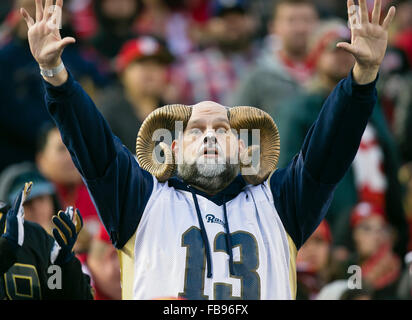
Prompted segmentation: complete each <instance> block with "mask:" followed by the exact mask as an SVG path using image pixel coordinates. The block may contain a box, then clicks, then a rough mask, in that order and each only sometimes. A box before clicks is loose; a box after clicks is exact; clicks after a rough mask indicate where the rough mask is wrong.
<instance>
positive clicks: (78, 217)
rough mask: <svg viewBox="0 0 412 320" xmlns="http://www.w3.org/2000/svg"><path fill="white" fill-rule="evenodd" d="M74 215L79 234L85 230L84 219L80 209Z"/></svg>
mask: <svg viewBox="0 0 412 320" xmlns="http://www.w3.org/2000/svg"><path fill="white" fill-rule="evenodd" d="M74 215H75V219H76V232H77V233H79V232H80V230H81V229H82V228H83V218H82V215H81V214H80V211H79V210H78V209H76V211H75V213H74Z"/></svg>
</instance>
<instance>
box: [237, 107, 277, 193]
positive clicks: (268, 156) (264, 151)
mask: <svg viewBox="0 0 412 320" xmlns="http://www.w3.org/2000/svg"><path fill="white" fill-rule="evenodd" d="M229 114H230V126H231V127H232V128H234V129H236V130H237V131H239V130H240V129H248V130H252V129H259V130H260V146H253V145H252V146H250V147H249V148H246V150H245V151H244V153H243V154H242V155H241V156H240V159H241V164H240V165H241V173H242V176H243V178H244V179H245V181H246V182H248V183H250V184H253V185H257V184H260V183H262V182H263V181H264V180H265V179H266V178H267V177H268V176H269V174H270V173H271V172H272V171H274V170H275V169H276V164H277V162H278V159H279V153H280V139H279V131H278V129H277V127H276V124H275V122H274V121H273V119H272V117H271V116H270V115H269V114H267V113H266V112H264V111H262V110H260V109H258V108H254V107H247V106H239V107H233V108H231V109H230V110H229ZM259 147H260V148H259ZM256 150H259V151H260V157H259V164H258V165H257V166H253V168H254V169H255V173H254V174H244V169H246V168H250V167H251V165H250V164H247V165H246V164H245V163H244V161H245V158H250V156H251V154H252V153H253V152H255V151H256ZM242 160H243V161H242ZM252 165H253V163H252ZM256 171H257V172H256Z"/></svg>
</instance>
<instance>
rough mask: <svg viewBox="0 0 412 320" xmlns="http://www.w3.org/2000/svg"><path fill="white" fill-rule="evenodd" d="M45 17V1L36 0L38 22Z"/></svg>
mask: <svg viewBox="0 0 412 320" xmlns="http://www.w3.org/2000/svg"><path fill="white" fill-rule="evenodd" d="M42 19H43V1H42V0H36V22H40V21H41V20H42Z"/></svg>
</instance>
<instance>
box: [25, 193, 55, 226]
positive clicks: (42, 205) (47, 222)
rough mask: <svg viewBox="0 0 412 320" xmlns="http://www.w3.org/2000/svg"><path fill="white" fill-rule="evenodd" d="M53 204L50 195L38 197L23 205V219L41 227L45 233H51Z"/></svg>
mask: <svg viewBox="0 0 412 320" xmlns="http://www.w3.org/2000/svg"><path fill="white" fill-rule="evenodd" d="M53 214H54V204H53V198H52V196H51V195H40V196H38V197H35V198H33V199H31V200H29V201H26V202H25V203H24V218H25V219H26V220H28V221H32V222H35V223H38V224H39V225H41V226H42V227H43V228H44V229H45V230H46V231H47V232H50V231H51V218H52V216H53Z"/></svg>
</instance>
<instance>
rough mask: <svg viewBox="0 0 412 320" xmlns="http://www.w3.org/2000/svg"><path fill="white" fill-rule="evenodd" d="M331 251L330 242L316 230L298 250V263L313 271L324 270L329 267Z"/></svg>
mask: <svg viewBox="0 0 412 320" xmlns="http://www.w3.org/2000/svg"><path fill="white" fill-rule="evenodd" d="M329 252H330V245H329V243H328V242H327V241H326V240H325V239H324V238H323V237H322V236H321V235H320V234H319V232H315V233H314V234H313V235H312V236H311V237H310V238H309V239H308V240H307V241H306V242H305V244H304V245H303V246H302V248H301V249H300V250H299V251H298V256H297V264H298V265H299V264H301V265H303V266H304V267H305V268H306V269H308V270H310V271H312V272H319V271H322V270H324V269H325V268H326V267H327V264H328V261H329Z"/></svg>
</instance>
